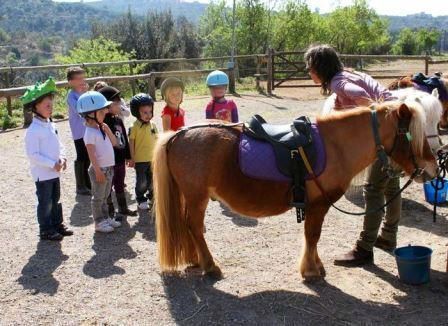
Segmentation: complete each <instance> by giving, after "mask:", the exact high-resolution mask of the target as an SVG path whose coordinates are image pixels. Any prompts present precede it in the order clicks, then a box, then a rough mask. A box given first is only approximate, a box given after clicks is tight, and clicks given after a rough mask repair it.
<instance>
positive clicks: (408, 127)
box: [380, 101, 437, 182]
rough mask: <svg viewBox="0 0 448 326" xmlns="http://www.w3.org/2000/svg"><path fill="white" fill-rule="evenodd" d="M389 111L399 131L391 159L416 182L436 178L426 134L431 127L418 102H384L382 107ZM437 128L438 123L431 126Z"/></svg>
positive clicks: (432, 156)
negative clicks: (428, 127) (428, 125)
mask: <svg viewBox="0 0 448 326" xmlns="http://www.w3.org/2000/svg"><path fill="white" fill-rule="evenodd" d="M381 107H385V108H387V110H388V112H389V113H388V115H387V118H389V119H392V120H393V123H394V125H395V128H396V133H395V138H394V140H393V145H392V148H391V149H390V150H389V155H390V157H391V159H392V160H393V161H394V162H395V163H396V164H398V165H399V166H400V167H401V168H402V169H403V170H404V171H405V172H406V174H409V175H414V177H415V180H416V181H418V182H423V181H427V180H431V179H433V178H434V177H435V175H436V171H437V162H436V159H435V156H434V154H433V152H432V151H431V148H430V146H429V144H428V141H427V138H426V134H425V130H426V128H427V127H426V125H427V123H428V121H427V119H426V115H425V111H424V109H423V107H422V106H421V104H419V103H418V102H412V101H407V102H399V101H396V102H384V103H383V104H381V105H380V108H381ZM432 124H434V126H435V127H436V126H437V121H434V122H432Z"/></svg>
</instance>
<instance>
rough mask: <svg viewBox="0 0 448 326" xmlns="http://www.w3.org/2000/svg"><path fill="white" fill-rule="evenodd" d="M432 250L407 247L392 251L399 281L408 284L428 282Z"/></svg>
mask: <svg viewBox="0 0 448 326" xmlns="http://www.w3.org/2000/svg"><path fill="white" fill-rule="evenodd" d="M431 254H432V249H430V248H427V247H423V246H411V245H409V246H407V247H401V248H397V249H395V250H394V255H395V259H396V260H397V266H398V274H399V275H400V280H401V281H403V282H404V283H408V284H413V285H417V284H424V283H428V282H429V274H430V269H431Z"/></svg>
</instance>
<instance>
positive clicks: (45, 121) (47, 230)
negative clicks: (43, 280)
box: [21, 78, 73, 241]
mask: <svg viewBox="0 0 448 326" xmlns="http://www.w3.org/2000/svg"><path fill="white" fill-rule="evenodd" d="M55 92H56V84H55V82H54V81H53V79H52V78H50V79H48V80H47V81H46V82H45V83H43V84H39V83H37V84H36V85H35V86H32V87H29V88H28V89H27V90H26V92H25V94H24V95H23V96H22V97H21V100H22V103H23V104H24V107H25V109H30V110H32V112H33V113H34V118H33V122H32V123H31V125H30V126H29V128H28V130H27V132H26V135H25V148H26V154H27V156H28V158H29V160H30V168H31V175H32V177H33V179H34V182H35V183H36V194H37V200H38V204H37V220H38V223H39V231H40V232H39V233H40V238H41V239H42V240H54V241H60V240H62V239H63V237H64V236H70V235H73V232H72V231H70V230H68V229H67V228H66V227H65V226H64V224H63V217H62V205H61V204H60V203H59V199H60V195H61V186H60V180H59V177H60V171H61V170H65V169H66V166H67V159H66V157H65V150H64V146H63V145H62V143H61V141H60V139H59V137H58V133H57V130H56V127H55V124H54V123H53V122H52V121H51V114H52V112H53V97H54V93H55Z"/></svg>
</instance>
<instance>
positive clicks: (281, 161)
mask: <svg viewBox="0 0 448 326" xmlns="http://www.w3.org/2000/svg"><path fill="white" fill-rule="evenodd" d="M243 130H244V133H245V134H246V135H248V136H249V137H253V138H255V139H259V140H263V141H266V142H269V143H270V144H271V145H272V148H273V149H274V153H275V159H276V163H277V168H278V170H279V171H280V172H281V173H282V174H284V175H285V176H287V177H290V178H291V180H292V193H293V201H292V203H291V206H293V207H295V208H296V216H297V222H299V223H300V222H301V221H303V220H304V219H305V193H306V190H305V175H306V174H307V170H306V167H305V163H304V161H303V157H302V156H301V154H300V153H299V148H302V149H303V152H304V153H305V154H304V155H306V159H308V161H309V162H314V161H315V158H316V153H315V151H314V147H313V137H312V134H311V121H310V120H309V119H308V118H307V117H300V118H298V119H295V120H294V121H293V123H292V124H290V125H271V124H268V123H267V122H266V121H265V120H264V119H263V118H262V117H261V116H259V115H254V116H253V117H252V118H250V119H249V121H247V122H246V123H245V124H244V129H243ZM311 164H312V163H311Z"/></svg>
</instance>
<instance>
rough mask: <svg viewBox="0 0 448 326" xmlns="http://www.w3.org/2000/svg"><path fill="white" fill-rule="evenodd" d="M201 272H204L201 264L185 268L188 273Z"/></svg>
mask: <svg viewBox="0 0 448 326" xmlns="http://www.w3.org/2000/svg"><path fill="white" fill-rule="evenodd" d="M201 270H202V269H201V265H199V264H194V265H190V266H187V267H186V268H185V272H186V273H197V272H198V271H199V272H200V271H201Z"/></svg>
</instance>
